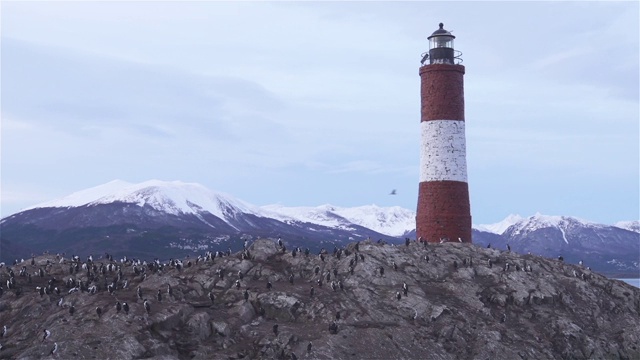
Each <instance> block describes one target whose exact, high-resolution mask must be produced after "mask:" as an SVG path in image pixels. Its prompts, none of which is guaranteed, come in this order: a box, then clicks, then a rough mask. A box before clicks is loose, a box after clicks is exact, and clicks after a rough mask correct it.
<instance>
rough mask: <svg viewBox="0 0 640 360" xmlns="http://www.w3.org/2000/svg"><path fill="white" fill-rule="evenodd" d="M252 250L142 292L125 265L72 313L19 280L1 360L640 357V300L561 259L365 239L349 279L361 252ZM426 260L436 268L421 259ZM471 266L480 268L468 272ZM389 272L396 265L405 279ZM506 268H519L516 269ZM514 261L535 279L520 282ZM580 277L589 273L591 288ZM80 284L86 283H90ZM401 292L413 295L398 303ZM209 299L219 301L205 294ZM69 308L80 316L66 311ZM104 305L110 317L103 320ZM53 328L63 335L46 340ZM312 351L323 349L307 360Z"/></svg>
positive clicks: (4, 313)
mask: <svg viewBox="0 0 640 360" xmlns="http://www.w3.org/2000/svg"><path fill="white" fill-rule="evenodd" d="M351 249H352V250H353V247H351ZM251 253H252V255H255V256H256V257H255V258H254V259H251V260H240V257H239V256H238V254H233V255H232V256H224V257H222V258H216V259H215V261H214V262H213V263H211V262H200V263H199V264H198V265H193V266H192V267H190V268H183V269H182V270H181V271H178V270H177V269H175V268H171V267H165V269H164V270H163V271H162V272H161V273H155V272H153V271H151V270H149V272H148V273H147V278H146V279H145V280H144V281H142V280H141V277H140V276H134V274H133V270H132V267H131V265H123V267H122V271H123V276H124V278H126V279H128V280H129V282H130V284H129V289H118V290H116V292H115V294H114V295H110V294H109V293H108V292H106V291H105V290H104V288H101V290H99V291H98V292H97V293H96V294H94V295H89V294H88V293H87V292H83V291H81V292H76V293H73V294H67V293H66V291H63V295H64V301H63V306H57V305H56V304H57V302H58V300H59V299H60V296H58V295H47V296H44V297H40V296H39V294H38V293H37V292H36V290H35V289H36V286H42V285H45V284H46V281H47V280H48V278H47V277H45V278H40V277H34V278H33V283H32V284H27V283H26V279H24V278H20V277H18V278H17V280H16V281H17V283H18V285H19V286H22V294H21V295H20V296H16V294H15V291H14V290H5V291H4V292H3V295H2V296H0V326H3V325H5V324H6V325H7V326H8V327H9V328H10V331H9V333H8V335H7V336H6V337H5V338H3V339H1V343H2V345H3V349H2V351H0V359H41V358H46V356H47V354H48V352H49V351H50V349H51V347H52V344H53V342H57V343H58V345H59V348H58V353H57V357H58V358H61V359H67V358H78V359H84V358H86V359H90V358H95V357H96V356H97V354H99V356H98V357H99V358H104V359H138V358H150V359H170V358H171V359H174V358H175V359H182V358H185V359H186V358H193V359H240V358H243V359H278V358H284V359H289V358H290V354H291V353H292V352H295V353H296V355H297V356H298V358H299V359H304V358H311V359H316V358H317V359H347V358H348V359H408V360H409V359H411V360H413V359H446V360H448V359H498V360H500V359H505V360H512V359H589V358H592V359H638V358H640V331H639V329H640V289H637V288H635V287H632V286H630V285H628V284H626V283H623V282H621V281H617V280H611V279H607V278H605V277H604V276H601V275H600V274H598V273H595V272H592V271H589V270H586V269H583V268H580V267H578V266H577V265H576V266H574V265H571V264H567V263H561V262H559V261H557V260H555V259H547V258H543V257H539V256H533V255H518V254H517V253H514V252H506V251H499V250H497V249H486V248H484V247H476V246H474V245H471V244H458V243H445V244H430V245H428V246H426V247H423V246H422V245H417V244H411V245H410V246H409V247H405V246H398V247H396V246H391V245H382V244H376V243H374V242H371V241H362V242H361V243H360V253H362V254H363V255H364V256H365V261H364V262H363V261H358V262H357V263H356V264H355V265H354V271H353V274H350V272H349V270H348V268H349V262H350V260H351V259H353V257H354V256H353V255H351V256H343V257H341V259H337V257H334V256H332V255H331V254H328V255H327V256H326V258H325V261H324V262H322V261H320V259H319V258H318V257H317V256H310V257H309V258H305V257H304V256H296V257H295V258H294V257H292V256H291V254H290V252H289V253H287V254H282V253H280V252H278V251H277V247H276V245H275V243H274V241H273V240H256V241H255V242H253V244H252V246H251ZM425 255H428V256H429V259H430V260H429V262H426V261H423V260H422V259H423V258H424V256H425ZM52 258H53V256H49V255H44V256H40V257H36V261H38V262H39V263H45V262H46V259H50V260H51V259H52ZM469 258H473V259H474V261H473V266H469V262H468V261H467V262H463V259H469ZM488 259H492V261H493V264H494V266H493V267H492V268H489V267H488V261H487V260H488ZM100 261H101V260H97V261H96V263H98V264H99V263H100ZM453 261H457V263H458V265H459V266H458V268H457V269H454V267H453V266H452V264H453ZM392 262H395V263H396V264H397V265H398V269H397V270H395V271H394V270H392V267H391V266H390V264H392ZM506 263H509V264H511V266H510V267H509V270H506V271H505V270H504V264H506ZM516 264H517V265H518V267H519V268H524V266H525V264H526V265H530V266H531V267H532V269H533V271H532V272H525V271H518V270H516V266H515V265H516ZM317 266H318V267H320V273H319V275H315V273H314V269H315V268H316V267H317ZM381 266H382V267H386V268H387V270H388V271H385V273H384V275H383V276H381V275H380V273H379V272H378V271H377V270H378V269H379V268H380V267H381ZM68 268H69V264H68V263H63V264H58V263H57V262H54V263H53V264H52V265H51V266H50V267H49V273H48V274H47V276H50V277H56V279H65V280H66V279H67V278H68V277H69V274H68ZM219 268H224V269H225V270H226V275H225V280H220V279H219V278H218V276H217V275H216V273H215V271H216V270H217V269H219ZM334 269H336V271H337V275H336V276H334V274H333V270H334ZM238 270H242V272H243V274H245V277H244V279H243V280H242V288H241V289H236V287H235V286H234V283H235V280H236V279H237V272H238ZM574 270H576V271H581V272H583V273H585V277H584V279H583V278H582V277H581V276H580V277H576V276H574V275H573V271H574ZM328 272H331V279H332V280H334V281H338V280H339V281H342V283H343V284H344V290H336V291H333V290H332V289H331V287H330V286H329V284H327V283H326V281H325V283H324V284H323V286H322V287H318V286H317V285H316V280H317V279H318V278H319V277H320V276H325V275H326V273H328ZM290 274H294V277H295V281H294V283H293V284H291V283H289V281H288V278H289V275H290ZM72 277H73V278H74V279H79V280H83V281H87V280H88V279H87V274H86V272H81V273H78V274H74V275H73V276H72ZM7 279H8V270H7V269H6V268H2V269H0V284H3V283H6V280H7ZM267 280H270V281H271V282H272V283H273V289H272V290H271V291H268V290H267V289H266V287H265V283H266V281H267ZM103 282H104V280H103V279H100V280H98V282H97V283H98V285H100V284H101V283H103ZM404 282H406V283H407V285H408V289H409V291H408V294H407V296H404V295H403V296H402V298H401V300H397V299H396V297H395V294H396V293H397V292H402V284H403V283H404ZM167 284H171V286H172V289H173V292H174V295H173V296H172V297H168V296H167V297H165V299H163V301H162V302H157V301H155V298H153V294H155V292H156V291H157V290H158V289H161V290H163V291H165V290H166V287H167ZM312 285H314V286H315V293H314V296H313V297H311V296H309V289H310V288H311V286H312ZM138 286H141V287H142V290H143V293H144V294H150V296H149V299H150V301H151V303H152V307H151V309H152V310H151V312H150V313H149V314H147V313H146V312H145V310H144V308H143V307H142V301H141V300H138V299H137V296H136V293H135V289H136V288H137V287H138ZM63 289H64V287H63ZM245 289H247V290H248V292H249V294H250V297H249V300H248V301H245V300H244V297H243V292H244V290H245ZM67 290H68V289H67ZM211 291H213V293H214V294H215V299H216V300H215V302H214V303H211V301H210V299H209V298H208V296H207V295H208V293H209V292H211ZM116 300H118V301H120V302H127V303H128V304H129V305H130V309H131V310H130V312H129V314H128V315H127V314H125V313H124V311H121V312H119V313H118V312H116V310H115V307H114V305H115V301H116ZM71 304H73V305H74V306H75V308H76V313H75V314H74V315H69V312H68V307H69V306H71ZM98 306H99V307H101V308H102V309H104V313H103V314H102V316H101V317H100V318H98V317H97V316H96V314H95V308H96V307H98ZM261 307H262V308H263V309H264V313H265V316H264V317H261V316H260V315H259V309H260V308H261ZM337 311H340V314H341V317H340V319H339V320H338V321H337V323H336V324H337V330H338V331H337V333H335V334H333V333H330V331H329V325H330V324H331V323H332V322H333V321H335V314H336V312H337ZM274 324H278V325H279V328H278V329H279V331H278V334H277V335H276V334H274V333H273V330H272V329H273V325H274ZM42 328H46V329H49V330H50V331H51V333H52V334H51V337H50V339H48V340H46V341H45V342H44V343H43V342H42V341H41V332H42ZM310 341H311V342H312V343H313V349H312V351H311V353H310V354H307V350H306V347H307V344H308V343H309V342H310Z"/></svg>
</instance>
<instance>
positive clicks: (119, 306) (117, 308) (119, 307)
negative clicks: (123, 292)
mask: <svg viewBox="0 0 640 360" xmlns="http://www.w3.org/2000/svg"><path fill="white" fill-rule="evenodd" d="M120 310H122V304H120V301H116V312H120Z"/></svg>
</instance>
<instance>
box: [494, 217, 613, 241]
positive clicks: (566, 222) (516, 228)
mask: <svg viewBox="0 0 640 360" xmlns="http://www.w3.org/2000/svg"><path fill="white" fill-rule="evenodd" d="M575 227H593V228H595V227H604V225H600V224H596V223H592V222H589V221H586V220H582V219H578V218H575V217H570V216H553V215H542V214H540V213H536V214H535V215H533V216H529V217H528V218H526V219H522V220H520V221H518V222H516V223H515V224H513V225H512V226H510V227H508V228H507V230H508V231H509V233H510V235H511V236H514V235H526V234H528V233H531V232H533V231H536V230H538V229H543V228H557V229H558V230H560V232H561V233H562V240H564V242H565V243H567V244H569V240H568V238H567V231H569V230H571V229H572V228H575ZM507 230H505V231H507Z"/></svg>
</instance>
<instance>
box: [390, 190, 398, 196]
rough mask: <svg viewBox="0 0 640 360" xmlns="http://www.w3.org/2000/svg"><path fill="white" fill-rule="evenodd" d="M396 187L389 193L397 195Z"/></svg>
mask: <svg viewBox="0 0 640 360" xmlns="http://www.w3.org/2000/svg"><path fill="white" fill-rule="evenodd" d="M396 194H397V193H396V189H393V190H391V192H390V193H389V195H396Z"/></svg>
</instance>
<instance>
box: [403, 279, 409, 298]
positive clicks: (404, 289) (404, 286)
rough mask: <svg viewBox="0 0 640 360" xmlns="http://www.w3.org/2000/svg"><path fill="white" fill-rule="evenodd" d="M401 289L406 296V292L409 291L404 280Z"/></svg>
mask: <svg viewBox="0 0 640 360" xmlns="http://www.w3.org/2000/svg"><path fill="white" fill-rule="evenodd" d="M402 291H403V292H404V296H407V294H408V293H409V286H408V285H407V283H406V282H403V283H402Z"/></svg>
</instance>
